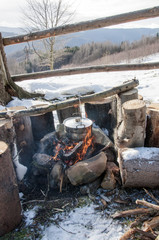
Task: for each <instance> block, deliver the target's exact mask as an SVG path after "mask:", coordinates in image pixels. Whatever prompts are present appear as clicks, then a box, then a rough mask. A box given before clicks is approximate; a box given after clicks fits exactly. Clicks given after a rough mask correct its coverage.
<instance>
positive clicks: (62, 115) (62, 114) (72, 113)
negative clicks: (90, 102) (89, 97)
mask: <svg viewBox="0 0 159 240" xmlns="http://www.w3.org/2000/svg"><path fill="white" fill-rule="evenodd" d="M57 116H58V120H59V123H63V121H64V120H65V119H66V118H69V117H76V116H80V110H79V106H77V107H74V106H73V107H69V108H64V109H60V110H57Z"/></svg>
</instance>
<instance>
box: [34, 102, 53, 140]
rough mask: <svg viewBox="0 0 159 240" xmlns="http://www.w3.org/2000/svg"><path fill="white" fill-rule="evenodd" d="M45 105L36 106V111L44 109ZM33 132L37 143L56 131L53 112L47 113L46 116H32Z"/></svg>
mask: <svg viewBox="0 0 159 240" xmlns="http://www.w3.org/2000/svg"><path fill="white" fill-rule="evenodd" d="M44 106H45V105H36V106H34V109H36V108H38V107H44ZM31 124H32V132H33V137H34V140H35V141H39V140H40V139H42V138H43V137H44V136H45V135H46V134H48V133H50V132H53V131H54V130H55V126H54V118H53V114H52V112H47V113H45V114H39V115H36V116H31Z"/></svg>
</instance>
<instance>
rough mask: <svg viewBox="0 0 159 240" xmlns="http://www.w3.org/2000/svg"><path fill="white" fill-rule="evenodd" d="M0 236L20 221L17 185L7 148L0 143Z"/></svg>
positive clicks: (4, 144)
mask: <svg viewBox="0 0 159 240" xmlns="http://www.w3.org/2000/svg"><path fill="white" fill-rule="evenodd" d="M0 173H1V174H0V236H2V235H4V234H5V233H8V232H10V231H11V230H13V229H14V228H15V227H16V226H17V225H18V224H19V223H20V221H21V219H22V216H21V205H20V200H19V191H18V185H17V182H16V175H15V172H14V168H13V164H12V160H11V154H10V151H9V147H8V145H7V144H6V143H5V142H2V141H0Z"/></svg>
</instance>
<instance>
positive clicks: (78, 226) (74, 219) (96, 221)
mask: <svg viewBox="0 0 159 240" xmlns="http://www.w3.org/2000/svg"><path fill="white" fill-rule="evenodd" d="M95 207H96V206H95V205H94V204H91V205H90V206H85V207H82V208H76V209H75V210H73V211H71V212H70V213H66V214H61V216H60V219H62V221H60V222H59V223H58V224H52V225H51V226H50V227H48V228H46V229H45V232H44V236H43V238H42V240H54V239H56V240H60V239H65V240H75V239H78V240H84V239H85V240H86V239H89V240H106V239H111V240H118V239H119V238H120V237H121V236H122V234H123V233H124V229H123V226H122V225H121V224H119V222H118V221H114V220H113V219H112V218H110V217H105V216H102V215H101V212H97V211H95V210H94V208H95Z"/></svg>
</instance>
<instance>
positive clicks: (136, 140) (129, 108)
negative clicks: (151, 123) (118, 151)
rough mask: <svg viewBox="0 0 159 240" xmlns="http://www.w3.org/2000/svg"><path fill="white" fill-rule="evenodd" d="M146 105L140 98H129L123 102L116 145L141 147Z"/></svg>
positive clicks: (143, 135) (143, 137)
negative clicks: (129, 99)
mask: <svg viewBox="0 0 159 240" xmlns="http://www.w3.org/2000/svg"><path fill="white" fill-rule="evenodd" d="M145 127H146V105H145V102H144V101H142V100H138V99H135V100H131V101H127V102H125V103H124V104H123V121H122V123H121V125H120V126H119V128H118V132H117V141H116V145H117V146H118V147H120V148H124V147H130V148H133V147H143V146H144V141H145Z"/></svg>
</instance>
